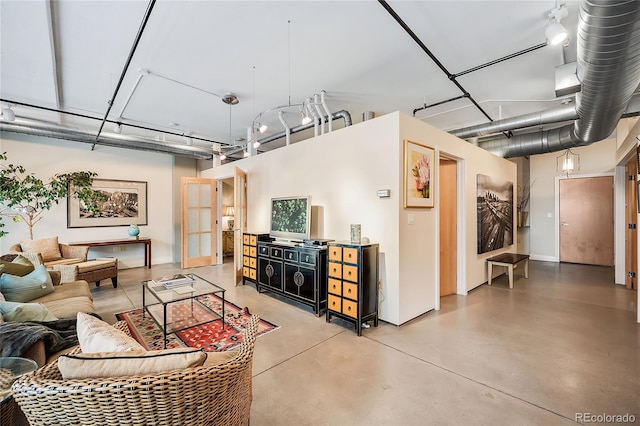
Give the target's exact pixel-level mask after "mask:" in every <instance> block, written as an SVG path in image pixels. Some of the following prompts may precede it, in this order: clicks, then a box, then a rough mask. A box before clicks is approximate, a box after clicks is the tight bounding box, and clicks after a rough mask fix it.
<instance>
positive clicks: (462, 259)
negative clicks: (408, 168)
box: [434, 150, 475, 311]
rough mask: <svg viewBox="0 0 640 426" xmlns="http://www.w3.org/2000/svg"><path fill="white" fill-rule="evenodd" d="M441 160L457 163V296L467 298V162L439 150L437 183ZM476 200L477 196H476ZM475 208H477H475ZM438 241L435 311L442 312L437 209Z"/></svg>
mask: <svg viewBox="0 0 640 426" xmlns="http://www.w3.org/2000/svg"><path fill="white" fill-rule="evenodd" d="M440 158H442V159H444V160H451V161H455V162H456V172H457V182H456V202H457V204H458V205H457V211H456V226H457V228H458V229H457V235H456V244H457V245H458V250H457V252H458V255H457V256H456V263H457V265H456V281H457V282H456V294H457V295H462V296H466V295H467V293H468V292H467V274H466V268H465V265H466V236H467V227H466V226H465V212H466V209H467V203H466V199H465V191H464V188H465V179H466V173H465V160H464V159H463V158H460V157H457V156H455V155H453V154H449V153H447V152H442V151H440V150H437V152H436V159H435V161H436V164H438V169H437V179H436V182H437V181H438V180H439V179H440ZM436 191H437V196H438V200H439V199H440V185H438V186H437V188H436ZM474 199H475V196H474ZM474 208H475V206H474ZM434 210H435V213H436V227H435V231H436V235H435V238H436V241H438V243H437V249H436V251H435V253H436V256H437V259H436V262H435V265H436V277H437V279H438V282H437V285H435V286H434V291H435V306H434V309H435V310H436V311H438V310H440V208H439V207H436V208H435V209H434Z"/></svg>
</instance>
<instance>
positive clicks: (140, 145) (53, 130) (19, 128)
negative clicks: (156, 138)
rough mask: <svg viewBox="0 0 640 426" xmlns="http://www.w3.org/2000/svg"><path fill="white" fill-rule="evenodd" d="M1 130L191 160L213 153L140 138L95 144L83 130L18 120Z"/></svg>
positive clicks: (113, 138) (104, 139) (3, 124)
mask: <svg viewBox="0 0 640 426" xmlns="http://www.w3.org/2000/svg"><path fill="white" fill-rule="evenodd" d="M0 131H2V132H12V133H22V134H26V135H33V136H42V137H46V138H56V139H65V140H69V141H75V142H84V143H88V144H92V145H93V144H94V143H96V144H98V145H103V146H111V147H116V148H125V149H134V150H138V151H150V152H161V153H165V154H171V155H175V156H178V157H186V158H194V159H197V160H210V159H211V158H213V152H211V151H210V150H205V149H202V148H198V147H194V146H184V145H179V144H168V143H159V142H153V141H147V140H144V139H142V138H140V137H133V136H125V135H117V136H116V135H114V136H109V135H105V134H101V135H100V137H99V139H98V140H97V141H96V133H94V132H89V131H86V130H80V129H74V128H70V127H66V126H61V125H58V124H53V123H39V122H31V121H30V122H29V123H24V122H20V121H12V122H6V121H2V122H0Z"/></svg>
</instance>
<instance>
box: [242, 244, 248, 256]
mask: <svg viewBox="0 0 640 426" xmlns="http://www.w3.org/2000/svg"><path fill="white" fill-rule="evenodd" d="M242 254H244V255H245V256H249V246H242Z"/></svg>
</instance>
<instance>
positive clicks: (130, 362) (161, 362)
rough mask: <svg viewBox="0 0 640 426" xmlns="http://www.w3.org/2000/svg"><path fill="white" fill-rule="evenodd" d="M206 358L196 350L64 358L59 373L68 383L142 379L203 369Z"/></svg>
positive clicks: (168, 350) (180, 349) (202, 352)
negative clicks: (87, 380)
mask: <svg viewBox="0 0 640 426" xmlns="http://www.w3.org/2000/svg"><path fill="white" fill-rule="evenodd" d="M206 357H207V355H206V353H205V352H204V351H203V350H202V349H195V348H174V349H165V350H160V351H143V352H139V351H134V352H102V353H92V354H85V353H83V354H78V355H62V356H60V357H59V358H58V369H59V370H60V373H61V374H62V378H63V379H65V380H67V379H89V378H105V377H118V376H142V375H147V374H155V373H160V372H163V371H172V370H183V369H185V368H193V367H200V366H201V365H202V364H203V362H204V360H205V358H206Z"/></svg>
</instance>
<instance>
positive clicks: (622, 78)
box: [454, 0, 640, 158]
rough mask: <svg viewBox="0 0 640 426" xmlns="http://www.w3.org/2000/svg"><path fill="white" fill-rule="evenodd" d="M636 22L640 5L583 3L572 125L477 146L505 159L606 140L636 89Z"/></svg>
mask: <svg viewBox="0 0 640 426" xmlns="http://www.w3.org/2000/svg"><path fill="white" fill-rule="evenodd" d="M639 22H640V2H637V1H625V2H616V3H612V2H610V1H606V0H591V1H583V2H582V3H581V4H580V14H579V24H578V35H577V37H578V48H577V54H578V61H577V63H578V64H577V74H578V80H579V81H580V82H581V84H582V90H581V92H580V93H578V94H577V95H576V106H575V110H576V112H577V114H578V120H576V121H575V122H574V123H573V124H570V125H567V126H563V127H561V128H559V129H554V130H548V131H541V132H535V133H528V134H523V135H517V136H513V137H511V138H497V139H492V140H490V141H484V142H483V141H481V142H479V146H480V147H482V148H484V149H486V150H488V151H491V152H493V153H495V154H497V155H500V156H503V157H505V158H508V157H517V156H523V155H533V154H543V153H546V152H554V151H560V150H563V149H566V148H571V147H575V146H584V145H589V144H591V143H594V142H598V141H601V140H603V139H605V138H607V137H608V136H609V135H610V134H611V133H612V132H613V131H614V130H615V127H616V125H617V124H618V121H619V120H620V118H621V117H622V114H623V113H624V112H625V109H626V108H627V106H628V104H629V102H630V101H631V98H632V96H633V94H634V91H635V90H636V88H637V87H638V85H639V84H640V25H639V24H638V23H639ZM510 120H511V121H512V122H513V125H514V127H508V126H507V127H501V129H502V130H507V129H515V128H517V127H515V123H516V122H518V121H520V120H519V118H514V119H510ZM503 124H504V123H503ZM483 126H484V128H483ZM491 126H493V123H488V124H486V125H481V126H474V127H475V128H476V129H475V131H476V132H484V131H485V128H486V131H487V132H489V130H488V129H489V128H490V127H491ZM463 130H466V129H459V130H457V131H454V132H460V133H462V131H463ZM454 134H455V133H454ZM465 134H466V135H471V134H472V133H471V132H466V133H465ZM477 134H480V133H477ZM482 134H486V133H482ZM467 137H471V136H467Z"/></svg>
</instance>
